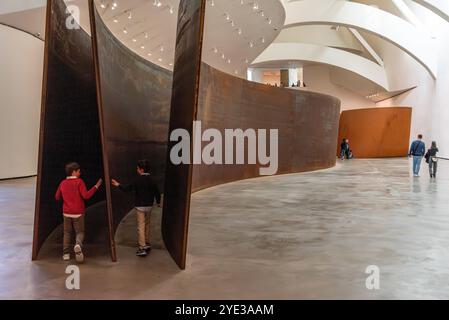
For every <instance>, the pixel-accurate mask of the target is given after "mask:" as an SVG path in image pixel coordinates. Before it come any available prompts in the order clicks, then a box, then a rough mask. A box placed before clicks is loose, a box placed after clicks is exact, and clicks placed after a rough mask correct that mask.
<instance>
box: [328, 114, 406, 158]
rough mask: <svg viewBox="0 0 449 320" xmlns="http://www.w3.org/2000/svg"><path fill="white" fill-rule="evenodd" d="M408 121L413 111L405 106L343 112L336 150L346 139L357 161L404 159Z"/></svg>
mask: <svg viewBox="0 0 449 320" xmlns="http://www.w3.org/2000/svg"><path fill="white" fill-rule="evenodd" d="M411 119H412V109H411V108H408V107H392V108H371V109H357V110H348V111H344V112H342V114H341V117H340V129H339V134H338V142H339V143H338V149H340V143H341V141H342V139H343V138H347V139H349V145H350V147H351V149H352V150H353V153H354V156H355V157H356V158H387V157H403V156H406V155H407V153H408V147H409V145H408V144H409V141H410V127H411ZM339 152H340V150H338V152H337V153H339Z"/></svg>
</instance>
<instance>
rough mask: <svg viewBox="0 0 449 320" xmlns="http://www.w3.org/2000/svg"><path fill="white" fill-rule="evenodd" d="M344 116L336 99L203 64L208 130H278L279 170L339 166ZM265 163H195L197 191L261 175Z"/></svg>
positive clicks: (202, 115)
mask: <svg viewBox="0 0 449 320" xmlns="http://www.w3.org/2000/svg"><path fill="white" fill-rule="evenodd" d="M339 116H340V101H339V100H338V99H336V98H333V97H330V96H327V95H322V94H317V93H312V92H306V91H299V90H291V89H283V88H275V87H271V86H267V85H263V84H258V83H254V82H250V81H246V80H244V79H240V78H236V77H233V76H231V75H228V74H226V73H223V72H220V71H218V70H216V69H214V68H211V67H210V66H207V65H205V64H203V67H202V69H201V86H200V102H199V110H198V120H201V121H202V129H203V131H204V130H206V129H208V128H216V129H219V130H220V132H221V133H222V135H223V137H224V130H225V129H237V128H240V129H243V130H246V129H255V130H257V129H267V132H269V129H278V132H279V154H278V160H279V168H278V172H277V173H278V174H285V173H293V172H302V171H311V170H317V169H323V168H329V167H332V166H334V165H335V161H336V158H335V151H334V150H335V148H336V142H335V139H336V138H337V134H338V119H339ZM206 144H207V143H203V147H204V146H205V145H206ZM223 154H224V147H223ZM245 156H246V157H247V155H245ZM259 168H260V165H259V164H257V165H248V164H246V165H195V166H194V171H193V190H194V191H197V190H200V189H204V188H208V187H211V186H215V185H219V184H222V183H227V182H232V181H236V180H242V179H247V178H254V177H258V176H260V174H259Z"/></svg>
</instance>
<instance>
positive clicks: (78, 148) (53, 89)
mask: <svg viewBox="0 0 449 320" xmlns="http://www.w3.org/2000/svg"><path fill="white" fill-rule="evenodd" d="M65 10H66V6H65V4H64V1H62V0H48V5H47V30H46V44H45V65H44V83H43V95H42V97H43V99H42V111H41V128H40V148H39V164H38V180H37V193H36V211H35V224H34V241H33V259H37V258H38V254H39V250H40V249H41V247H42V245H43V243H44V242H45V240H46V239H47V238H48V236H49V235H50V234H51V233H52V232H53V230H54V229H55V228H56V227H57V226H58V225H59V224H60V223H61V222H62V208H61V204H60V203H59V204H58V203H56V201H55V200H54V194H55V192H56V189H57V187H58V185H59V182H60V181H61V180H63V179H64V178H65V177H66V174H65V171H64V166H65V164H66V163H68V162H72V161H76V162H79V163H80V165H81V168H82V169H81V170H82V178H83V179H84V180H85V182H86V184H87V185H88V187H89V186H90V187H91V186H93V184H94V183H95V182H96V180H97V179H98V178H101V177H102V176H103V158H102V152H101V138H100V127H99V121H98V119H99V118H98V111H97V102H96V89H95V76H94V66H93V59H92V48H91V39H90V37H89V35H88V34H87V33H85V32H84V31H83V30H82V29H73V30H70V29H67V28H66V25H65V22H66V18H67V15H66V12H65ZM103 201H105V194H104V192H99V193H97V195H95V197H94V198H93V199H92V200H90V201H88V202H87V206H88V207H89V206H92V205H93V204H96V203H99V202H103ZM86 219H89V221H87V224H88V225H89V228H87V230H86V241H87V242H89V241H91V240H92V239H93V238H96V236H97V235H98V234H99V230H98V229H99V228H101V229H103V230H104V229H105V228H106V229H107V218H106V213H105V211H104V210H99V211H98V212H96V213H95V214H94V215H87V216H86ZM93 220H95V221H93ZM103 240H104V242H105V244H107V243H108V241H107V236H105V237H103V238H100V239H96V240H95V241H96V242H97V243H98V241H101V242H103ZM61 246H62V244H61ZM61 252H62V248H61Z"/></svg>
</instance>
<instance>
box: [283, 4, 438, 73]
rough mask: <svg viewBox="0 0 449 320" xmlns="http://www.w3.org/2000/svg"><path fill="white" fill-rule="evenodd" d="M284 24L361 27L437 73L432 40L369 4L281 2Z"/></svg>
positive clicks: (395, 17)
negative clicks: (284, 10) (284, 17)
mask: <svg viewBox="0 0 449 320" xmlns="http://www.w3.org/2000/svg"><path fill="white" fill-rule="evenodd" d="M285 7H286V10H287V18H286V23H285V28H288V27H292V26H298V25H309V24H326V25H339V26H346V27H351V28H356V29H361V30H364V31H366V32H369V33H373V34H376V35H377V36H379V37H381V38H383V39H385V40H387V41H389V42H391V43H393V44H394V45H396V46H398V47H399V48H401V49H402V50H404V51H405V52H407V53H408V54H409V55H410V56H412V57H413V58H414V59H416V60H417V61H418V62H419V63H420V64H421V65H422V66H423V67H424V68H426V69H427V70H428V71H429V73H430V74H431V75H432V77H433V78H436V76H437V66H438V63H437V56H436V50H435V49H436V45H437V44H436V41H435V40H433V39H431V38H430V37H429V36H428V35H426V34H425V33H424V32H422V31H421V30H420V29H418V28H416V27H415V26H413V25H412V24H410V23H408V22H406V21H405V20H403V19H401V18H399V17H397V16H395V15H393V14H391V13H388V12H386V11H383V10H380V9H377V8H375V7H372V6H368V5H364V4H360V3H355V2H347V1H344V0H302V1H293V2H288V3H285Z"/></svg>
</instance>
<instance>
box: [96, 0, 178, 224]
mask: <svg viewBox="0 0 449 320" xmlns="http://www.w3.org/2000/svg"><path fill="white" fill-rule="evenodd" d="M90 4H91V9H93V8H94V4H93V1H91V2H90ZM92 12H94V16H92V18H94V19H93V20H92V30H93V32H92V35H93V43H94V52H95V56H96V62H97V63H98V65H97V71H98V92H99V99H100V100H99V105H100V109H101V115H102V125H103V131H104V155H105V159H106V164H105V167H107V169H108V175H107V176H106V184H107V185H110V178H114V179H117V180H119V181H120V182H122V183H130V182H131V181H133V180H134V179H135V178H136V176H137V172H136V164H137V161H138V160H140V159H148V160H150V162H151V165H152V169H153V170H152V174H153V176H154V178H155V180H156V182H157V183H158V185H159V188H160V190H163V184H164V178H165V162H166V155H167V137H168V126H169V118H170V98H171V89H172V74H171V72H169V71H167V70H165V69H163V68H160V67H158V66H156V65H154V64H152V63H151V62H149V61H146V60H144V59H142V58H141V57H139V56H138V55H136V54H134V53H132V52H131V51H130V50H129V49H128V48H126V47H124V46H123V45H122V44H121V43H120V41H119V40H117V38H116V37H114V35H113V34H112V33H111V32H110V31H109V30H108V29H107V27H106V25H105V24H104V22H103V20H102V19H101V17H100V16H99V14H98V12H97V10H96V9H95V10H93V11H92ZM133 205H134V199H133V195H132V194H125V193H123V192H121V191H120V190H117V189H115V188H114V189H112V190H111V208H110V209H111V211H112V217H113V219H112V220H113V230H114V232H115V231H116V230H117V227H118V225H119V223H120V221H121V220H122V219H123V218H124V217H125V215H126V214H127V213H128V212H129V211H130V210H132V208H133Z"/></svg>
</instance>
